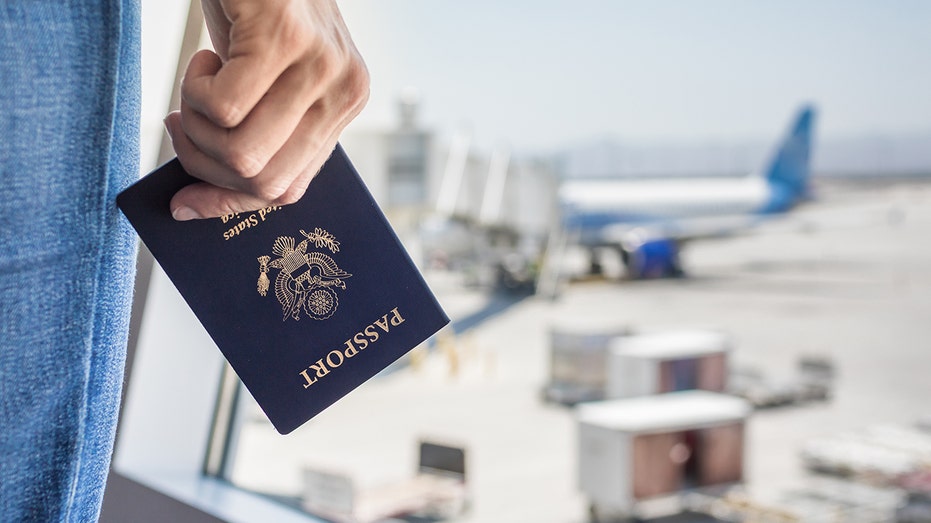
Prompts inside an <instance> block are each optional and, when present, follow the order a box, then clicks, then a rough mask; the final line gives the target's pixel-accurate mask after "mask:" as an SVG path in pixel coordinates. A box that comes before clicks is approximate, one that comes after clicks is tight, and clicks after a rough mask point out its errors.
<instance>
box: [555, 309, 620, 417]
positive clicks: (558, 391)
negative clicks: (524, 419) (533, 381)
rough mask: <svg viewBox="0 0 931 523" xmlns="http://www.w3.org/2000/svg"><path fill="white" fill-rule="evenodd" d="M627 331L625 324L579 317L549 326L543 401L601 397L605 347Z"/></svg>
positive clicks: (603, 384) (604, 376)
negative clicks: (547, 359) (547, 360)
mask: <svg viewBox="0 0 931 523" xmlns="http://www.w3.org/2000/svg"><path fill="white" fill-rule="evenodd" d="M628 334H629V330H628V328H627V327H626V326H623V325H618V324H611V323H608V324H605V323H595V322H593V321H586V320H585V319H583V318H574V319H573V320H572V321H569V320H563V321H562V322H561V323H560V324H559V325H556V326H553V327H552V328H551V329H550V336H549V341H550V378H549V382H548V383H547V384H546V385H545V386H544V388H543V397H544V398H545V399H546V400H547V401H553V402H557V403H564V404H567V405H574V404H576V403H579V402H582V401H596V400H601V399H604V397H605V382H606V380H607V360H608V350H609V348H610V346H611V343H612V341H614V340H616V339H618V338H619V337H623V336H625V335H628Z"/></svg>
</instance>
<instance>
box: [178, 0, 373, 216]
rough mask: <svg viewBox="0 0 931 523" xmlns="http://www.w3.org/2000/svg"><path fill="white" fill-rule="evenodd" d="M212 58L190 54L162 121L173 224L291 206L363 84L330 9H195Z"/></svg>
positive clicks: (209, 2)
mask: <svg viewBox="0 0 931 523" xmlns="http://www.w3.org/2000/svg"><path fill="white" fill-rule="evenodd" d="M202 5H203V9H204V15H205V18H206V21H207V28H208V30H209V32H210V38H211V40H212V41H213V45H214V48H215V49H216V53H214V52H212V51H207V50H202V51H199V52H198V53H197V54H195V55H194V57H193V58H192V59H191V62H190V64H189V65H188V68H187V71H186V73H185V76H184V79H183V80H182V82H181V110H180V111H176V112H173V113H171V114H169V115H168V117H167V118H166V119H165V126H166V127H167V129H168V133H169V135H170V136H171V138H172V143H173V145H174V149H175V152H176V153H177V155H178V159H179V160H180V162H181V165H183V166H184V168H185V170H186V171H187V172H188V173H190V174H191V175H192V176H194V177H196V178H199V179H201V180H203V182H206V183H195V184H193V185H190V186H188V187H185V188H184V189H181V190H180V191H178V193H177V194H175V196H174V198H172V200H171V213H172V215H173V216H174V217H175V219H176V220H188V219H192V218H208V217H216V216H222V215H224V214H229V213H236V212H244V211H250V210H255V209H259V208H262V207H267V206H270V205H285V204H289V203H294V202H296V201H297V200H299V199H300V197H301V196H302V195H303V194H304V191H305V190H306V189H307V185H308V184H309V183H310V181H311V179H313V177H314V176H315V175H316V174H317V171H319V170H320V167H321V166H322V165H323V163H324V162H325V161H326V160H327V158H329V156H330V154H331V153H332V152H333V148H334V147H335V146H336V142H337V140H338V139H339V134H340V133H341V132H342V130H343V128H345V127H346V125H347V124H348V123H349V122H350V121H351V120H352V119H353V118H355V116H356V115H358V114H359V112H360V111H361V110H362V107H363V106H364V105H365V102H366V101H367V100H368V92H369V77H368V71H367V70H366V68H365V63H364V62H363V61H362V57H361V56H360V55H359V52H358V51H357V50H356V48H355V45H354V44H353V42H352V39H351V38H350V36H349V31H348V30H347V29H346V25H345V23H344V22H343V19H342V17H341V16H340V14H339V10H338V8H337V7H336V3H335V1H334V0H202Z"/></svg>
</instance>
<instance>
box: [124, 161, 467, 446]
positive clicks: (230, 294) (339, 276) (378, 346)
mask: <svg viewBox="0 0 931 523" xmlns="http://www.w3.org/2000/svg"><path fill="white" fill-rule="evenodd" d="M196 181H197V180H196V179H194V178H193V177H191V176H190V175H188V174H187V173H186V172H185V171H184V169H183V168H182V167H181V164H180V163H179V162H178V160H177V159H174V160H172V161H170V162H168V163H166V164H165V165H163V166H161V167H159V168H158V169H156V170H155V171H153V172H152V173H150V174H149V175H148V176H146V177H144V178H142V179H141V180H139V181H138V182H136V183H135V184H134V185H132V186H131V187H129V188H128V189H126V190H125V191H123V192H122V193H120V195H119V196H118V197H117V205H119V207H120V209H122V211H123V213H124V214H125V215H126V217H127V218H128V219H129V221H130V223H132V225H133V227H134V228H135V229H136V231H137V232H138V233H139V236H140V237H141V238H142V241H143V242H144V243H145V244H146V246H147V247H148V248H149V250H150V251H151V252H152V255H153V256H154V257H155V259H156V260H157V261H158V263H159V264H160V265H161V266H162V269H164V271H165V273H166V274H167V275H168V277H169V278H170V279H171V281H172V282H173V283H174V285H175V286H176V287H177V288H178V290H179V291H180V293H181V295H182V296H183V297H184V299H185V301H187V303H188V305H190V307H191V309H192V310H193V311H194V314H195V315H196V316H197V318H198V319H199V320H200V322H201V323H202V324H203V326H204V328H206V330H207V332H208V333H209V334H210V336H211V338H213V341H214V342H216V344H217V347H219V349H220V351H221V352H222V353H223V355H224V356H225V357H226V359H227V360H228V361H229V363H230V365H232V367H233V369H234V370H235V371H236V373H237V374H238V375H239V377H240V379H241V380H242V382H243V383H244V384H245V386H246V388H247V389H248V390H249V392H250V393H251V394H252V396H253V397H254V398H255V399H256V401H257V402H258V404H259V406H260V407H262V409H263V410H264V411H265V414H266V415H267V416H268V419H269V420H270V421H271V422H272V424H273V425H274V426H275V428H276V429H277V430H278V432H280V433H282V434H287V433H289V432H291V431H292V430H294V429H295V428H297V427H298V426H300V425H301V424H303V423H304V422H305V421H307V420H309V419H310V418H311V417H313V416H315V415H316V414H318V413H319V412H321V411H322V410H323V409H325V408H327V407H328V406H330V405H332V404H333V403H334V402H336V401H337V400H338V399H339V398H341V397H343V396H345V395H346V394H348V393H349V392H350V391H352V390H353V389H355V388H356V387H358V386H359V385H361V384H362V383H363V382H365V381H366V380H368V379H369V378H371V377H372V376H374V375H375V374H376V373H378V372H379V371H381V370H382V369H384V368H385V367H386V366H388V365H389V364H390V363H392V362H393V361H395V360H396V359H398V358H400V357H401V356H402V355H404V354H405V353H406V352H407V351H408V350H410V349H412V348H413V347H415V346H416V345H417V344H419V343H421V342H422V341H424V340H425V339H427V338H428V337H430V336H431V335H432V334H434V333H435V332H436V331H438V330H439V329H440V328H442V327H443V326H444V325H446V324H447V323H448V322H449V318H447V317H446V314H445V313H444V312H443V309H442V308H441V307H440V305H439V303H438V302H437V301H436V298H435V297H434V296H433V294H432V293H431V292H430V289H429V288H428V287H427V284H426V282H424V280H423V277H422V276H421V275H420V272H419V271H418V270H417V268H416V267H415V266H414V264H413V262H412V261H411V259H410V257H409V256H408V254H407V252H406V251H405V250H404V247H403V246H402V245H401V243H400V242H399V241H398V238H397V236H396V235H395V233H394V231H393V230H392V229H391V226H390V225H389V224H388V221H387V220H386V219H385V216H384V214H382V212H381V209H379V207H378V205H377V204H376V203H375V200H374V199H373V198H372V195H371V194H370V193H369V191H368V189H367V188H366V187H365V184H364V183H363V181H362V179H361V178H360V177H359V174H358V173H357V172H356V170H355V168H354V167H353V166H352V164H351V163H350V162H349V159H348V158H347V157H346V154H345V153H344V152H343V150H342V148H341V147H340V146H337V147H336V150H335V151H334V152H333V154H332V156H331V157H330V159H329V160H328V161H327V163H326V164H325V165H324V166H323V168H322V169H321V171H320V173H318V174H317V176H316V177H315V178H314V179H313V181H312V182H311V183H310V185H309V186H308V188H307V192H306V193H305V194H304V196H303V197H302V198H301V200H300V201H299V202H297V203H294V204H291V205H287V206H274V207H268V208H265V209H261V210H258V211H254V212H246V213H240V214H235V215H229V216H224V217H223V218H215V219H204V220H191V221H185V222H178V221H175V220H174V219H173V218H172V217H171V213H170V211H169V206H168V204H169V201H170V200H171V197H172V196H173V195H174V194H175V193H176V192H177V191H178V190H179V189H180V188H182V187H184V186H185V185H188V184H190V183H194V182H196Z"/></svg>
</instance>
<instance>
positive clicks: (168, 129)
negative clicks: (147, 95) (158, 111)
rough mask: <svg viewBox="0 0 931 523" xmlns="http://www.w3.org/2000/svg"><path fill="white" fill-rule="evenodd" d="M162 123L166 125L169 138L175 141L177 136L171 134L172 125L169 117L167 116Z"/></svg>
mask: <svg viewBox="0 0 931 523" xmlns="http://www.w3.org/2000/svg"><path fill="white" fill-rule="evenodd" d="M162 123H163V124H164V125H165V131H166V132H167V133H168V138H171V141H172V142H173V141H175V137H174V135H173V134H171V126H170V125H168V117H167V116H166V117H165V119H164V120H162Z"/></svg>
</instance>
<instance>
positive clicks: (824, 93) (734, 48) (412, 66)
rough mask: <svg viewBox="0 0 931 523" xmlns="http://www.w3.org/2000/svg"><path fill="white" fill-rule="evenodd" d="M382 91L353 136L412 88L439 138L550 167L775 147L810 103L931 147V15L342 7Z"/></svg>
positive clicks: (597, 1) (642, 5)
mask: <svg viewBox="0 0 931 523" xmlns="http://www.w3.org/2000/svg"><path fill="white" fill-rule="evenodd" d="M339 5H340V8H341V10H342V11H343V16H344V18H345V19H346V22H347V24H348V25H349V28H350V31H351V32H352V34H353V38H354V40H355V42H356V44H357V46H358V47H359V49H360V51H361V53H362V55H363V57H364V58H365V60H366V63H367V65H368V67H369V70H370V73H371V76H372V95H371V99H370V102H369V104H368V106H367V107H366V109H365V111H364V112H363V113H362V115H360V117H359V118H358V119H357V121H356V122H354V123H353V124H352V127H351V129H352V128H359V129H367V128H377V127H385V126H389V125H391V124H392V123H393V122H395V121H396V120H395V113H396V109H395V104H396V101H397V99H398V97H399V96H400V94H401V93H402V92H403V91H404V90H405V89H407V88H411V87H412V88H415V89H416V90H417V91H418V92H419V93H420V98H421V115H422V118H421V120H422V122H423V123H424V124H425V125H426V126H427V127H429V128H432V129H434V130H436V131H438V132H439V133H440V134H441V135H449V134H450V133H452V132H454V131H455V130H458V129H469V130H470V131H471V133H472V135H473V139H474V143H476V144H477V145H480V146H481V145H482V144H484V145H485V146H487V147H490V146H492V145H494V144H498V143H506V144H509V145H510V146H512V147H513V148H514V149H516V150H518V151H526V152H545V151H550V150H554V149H562V148H566V147H571V146H575V145H578V144H584V143H587V142H591V141H593V140H605V139H610V140H619V141H624V142H632V143H642V144H658V143H670V142H676V143H722V142H723V143H728V142H738V141H747V140H767V141H768V140H770V139H772V138H773V137H774V136H775V135H777V134H779V133H781V132H782V131H783V129H784V128H785V126H787V125H788V123H789V120H790V119H791V117H792V115H793V113H794V112H795V111H796V109H797V107H798V106H799V105H800V104H802V103H804V102H807V101H810V102H813V103H815V104H816V105H817V107H818V108H819V112H820V115H821V118H820V122H819V132H820V133H819V134H820V135H821V136H822V137H827V138H847V137H856V136H862V135H883V136H885V135H909V134H915V133H919V134H922V133H923V134H928V133H929V132H931V94H929V93H931V30H929V28H931V2H922V1H889V2H863V1H847V2H842V1H834V0H831V1H819V2H810V1H800V0H789V1H779V2H776V1H765V2H764V1H758V2H740V1H736V0H734V1H725V0H702V1H684V0H682V1H671V0H650V1H636V2H634V1H621V0H577V1H573V2H570V1H567V0H561V1H559V0H533V1H530V0H497V1H492V0H473V1H470V2H462V1H452V0H341V1H339Z"/></svg>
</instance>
